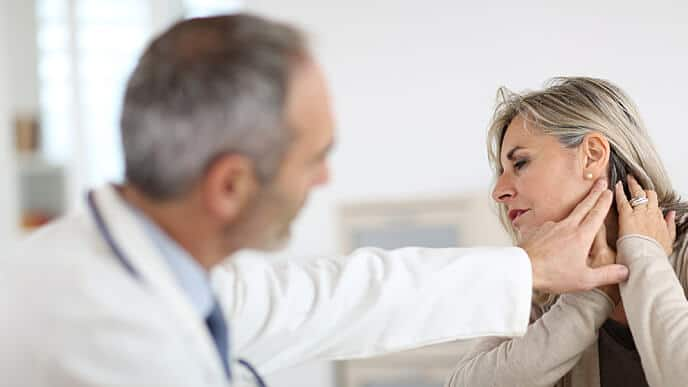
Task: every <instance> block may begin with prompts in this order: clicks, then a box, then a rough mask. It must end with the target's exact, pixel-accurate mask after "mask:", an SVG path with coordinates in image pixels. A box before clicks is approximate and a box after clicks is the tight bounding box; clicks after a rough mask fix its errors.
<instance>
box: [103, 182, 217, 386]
mask: <svg viewBox="0 0 688 387" xmlns="http://www.w3.org/2000/svg"><path fill="white" fill-rule="evenodd" d="M94 199H95V202H96V205H97V206H98V209H99V211H100V212H101V215H102V217H103V220H104V222H105V224H106V226H107V228H108V229H109V231H110V233H111V237H112V239H113V240H114V242H115V244H116V245H117V246H118V247H119V248H120V249H121V250H122V252H123V254H124V256H125V257H126V258H127V259H128V260H129V261H130V263H131V265H132V266H133V267H134V268H135V270H136V271H137V272H138V273H139V274H140V275H141V277H142V282H143V283H144V284H143V286H148V287H150V289H151V291H153V292H155V293H157V294H158V295H159V296H160V297H159V299H160V302H161V303H165V304H166V305H167V306H168V307H169V310H170V311H171V312H172V314H173V315H174V316H175V317H176V320H177V321H176V323H178V324H179V330H180V335H185V336H186V337H187V338H188V342H189V345H190V346H191V348H189V349H190V351H189V361H194V360H196V361H198V362H202V363H203V365H204V366H205V367H208V368H209V371H210V372H212V373H213V374H221V375H222V376H223V377H225V376H224V375H225V373H224V369H223V367H222V363H221V360H220V358H219V356H218V354H217V350H216V349H215V345H214V343H213V341H212V337H211V336H210V334H209V332H208V329H207V327H206V325H205V322H204V321H203V320H201V319H200V318H199V316H198V313H197V312H196V310H195V309H194V307H193V306H192V305H191V303H190V302H189V300H188V297H186V296H185V294H184V292H183V290H182V289H181V288H180V287H179V285H178V283H177V282H176V280H175V278H174V275H173V273H172V272H171V270H170V268H169V266H168V265H167V263H166V261H165V259H164V257H162V255H161V254H160V251H159V249H157V248H156V246H155V245H154V243H153V241H151V240H150V239H149V238H148V237H147V235H148V234H147V233H146V232H145V230H144V228H143V225H142V224H141V222H140V221H139V220H138V219H136V215H135V214H134V213H132V211H131V210H130V209H129V208H128V207H127V203H126V202H125V201H124V199H123V198H122V197H121V196H120V194H119V192H117V189H116V188H115V187H114V186H112V185H108V186H106V187H103V188H101V189H98V190H96V191H94ZM171 323H172V322H171Z"/></svg>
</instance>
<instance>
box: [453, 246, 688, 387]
mask: <svg viewBox="0 0 688 387" xmlns="http://www.w3.org/2000/svg"><path fill="white" fill-rule="evenodd" d="M680 250H681V251H680V253H679V254H684V251H683V250H684V249H680ZM617 251H618V258H617V259H618V261H619V263H622V264H625V265H627V266H628V268H629V271H630V276H629V279H628V281H627V282H626V283H624V284H622V285H621V286H620V290H621V298H622V299H623V301H624V308H625V311H626V316H627V318H628V323H629V326H630V328H631V332H632V334H633V339H634V340H635V343H636V347H637V349H638V352H639V354H640V359H641V362H642V364H643V370H644V372H645V376H646V377H647V381H648V383H649V385H650V386H652V387H674V386H687V385H688V301H687V300H686V296H685V294H684V290H683V287H682V286H681V284H680V283H679V281H678V279H677V277H676V274H675V271H674V268H673V267H672V264H671V263H670V260H668V259H666V258H665V253H664V250H663V249H662V247H661V246H660V245H659V244H658V243H657V242H656V241H654V240H653V239H650V238H646V237H644V236H640V235H628V236H625V237H623V238H620V239H619V241H618V242H617ZM672 262H675V260H674V259H672ZM613 307H614V305H613V303H612V301H611V299H610V298H609V297H607V296H606V295H605V294H604V293H603V292H601V291H599V290H592V291H588V292H581V293H575V294H564V295H562V296H560V297H559V299H558V300H557V302H556V303H555V304H554V305H552V307H551V308H550V309H549V310H548V311H547V312H546V313H544V314H542V316H541V317H540V318H537V317H538V316H534V317H536V318H537V319H535V321H534V322H533V323H532V324H531V325H530V327H529V328H528V331H527V332H526V334H525V335H524V336H523V337H519V338H514V339H509V338H497V337H492V338H486V339H477V340H475V341H474V343H473V345H472V346H471V348H470V349H469V350H468V351H467V352H466V353H464V354H463V356H462V358H461V360H460V361H459V363H458V365H457V367H456V369H455V371H454V372H453V373H452V375H451V376H450V379H449V381H448V382H447V386H448V387H458V386H470V387H481V386H490V387H493V386H494V387H497V386H500V387H501V386H505V387H506V386H508V387H516V386H528V387H537V386H542V387H551V386H558V387H559V386H562V387H599V386H600V376H599V361H598V353H597V330H598V329H599V328H600V327H601V326H602V324H603V323H604V321H605V320H606V319H607V317H608V316H609V314H610V313H611V311H612V309H613ZM534 310H535V308H534Z"/></svg>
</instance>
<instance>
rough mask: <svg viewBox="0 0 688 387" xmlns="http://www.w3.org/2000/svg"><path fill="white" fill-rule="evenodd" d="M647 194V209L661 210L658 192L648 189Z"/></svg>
mask: <svg viewBox="0 0 688 387" xmlns="http://www.w3.org/2000/svg"><path fill="white" fill-rule="evenodd" d="M645 196H646V197H647V200H648V202H647V209H648V210H653V211H654V210H659V201H658V199H657V192H655V191H652V190H648V191H645Z"/></svg>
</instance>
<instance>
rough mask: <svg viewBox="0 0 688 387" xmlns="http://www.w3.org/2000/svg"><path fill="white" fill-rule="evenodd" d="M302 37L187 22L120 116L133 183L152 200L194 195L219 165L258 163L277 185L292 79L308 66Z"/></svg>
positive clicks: (231, 22) (165, 37)
mask: <svg viewBox="0 0 688 387" xmlns="http://www.w3.org/2000/svg"><path fill="white" fill-rule="evenodd" d="M307 51H308V50H307V47H306V43H305V39H304V38H303V35H302V34H301V32H300V31H298V30H297V29H295V28H293V27H290V26H287V25H285V24H280V23H275V22H272V21H268V20H265V19H262V18H259V17H256V16H250V15H246V14H237V15H230V16H215V17H209V18H196V19H189V20H185V21H181V22H179V23H177V24H175V25H174V26H172V27H171V28H170V29H169V30H167V31H166V32H165V33H163V34H162V35H161V36H159V37H158V38H156V39H155V40H154V41H153V42H152V43H151V44H150V45H149V46H148V48H147V49H146V51H145V52H144V54H143V56H142V57H141V59H140V61H139V63H138V65H137V66H136V69H135V70H134V72H133V74H132V75H131V77H130V79H129V82H128V84H127V89H126V93H125V97H124V106H123V110H122V117H121V129H122V142H123V146H124V155H125V171H126V172H125V174H126V179H127V181H128V183H130V184H132V185H134V186H135V187H137V188H138V189H140V190H141V191H143V192H144V193H145V194H147V195H149V196H151V197H153V198H157V199H168V198H172V197H175V196H178V195H181V194H183V193H185V192H187V191H188V190H189V189H191V188H192V187H193V185H194V184H195V183H196V182H197V181H199V180H200V179H201V178H202V176H203V174H204V173H205V172H206V170H207V168H208V167H209V166H210V165H211V164H212V163H213V161H215V160H216V159H217V158H218V157H221V156H223V155H226V154H231V153H235V154H241V155H244V156H246V157H248V158H250V159H251V160H252V162H253V165H254V167H255V171H256V174H257V177H258V178H259V179H260V180H261V181H263V182H264V181H269V180H270V179H271V178H272V177H274V175H275V174H276V173H277V171H278V169H279V165H280V162H281V160H282V157H283V155H284V153H285V151H286V149H287V147H288V146H289V143H290V138H291V135H292V133H291V131H290V130H289V128H288V127H287V125H286V122H285V114H284V113H285V112H284V111H285V103H286V98H287V88H288V83H289V76H290V74H291V72H292V70H293V68H294V66H296V65H297V64H298V62H299V61H301V60H303V59H304V58H306V57H307V55H308V53H307Z"/></svg>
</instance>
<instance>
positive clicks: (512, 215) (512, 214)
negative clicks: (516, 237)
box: [509, 210, 529, 223]
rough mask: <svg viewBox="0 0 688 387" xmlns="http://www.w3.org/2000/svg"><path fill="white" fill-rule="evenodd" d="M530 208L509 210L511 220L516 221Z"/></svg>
mask: <svg viewBox="0 0 688 387" xmlns="http://www.w3.org/2000/svg"><path fill="white" fill-rule="evenodd" d="M528 211H529V210H511V211H509V220H511V223H514V222H515V221H516V219H518V218H519V217H520V216H521V215H523V214H525V213H526V212H528Z"/></svg>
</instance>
